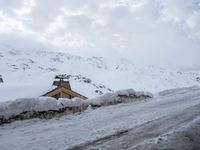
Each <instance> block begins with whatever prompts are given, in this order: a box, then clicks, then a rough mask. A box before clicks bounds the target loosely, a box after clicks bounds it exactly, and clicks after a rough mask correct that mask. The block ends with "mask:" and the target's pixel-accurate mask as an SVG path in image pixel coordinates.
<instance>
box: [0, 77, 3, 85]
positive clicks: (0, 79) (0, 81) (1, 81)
mask: <svg viewBox="0 0 200 150" xmlns="http://www.w3.org/2000/svg"><path fill="white" fill-rule="evenodd" d="M0 83H3V77H2V75H0Z"/></svg>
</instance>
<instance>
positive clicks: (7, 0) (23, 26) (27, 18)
mask: <svg viewBox="0 0 200 150" xmlns="http://www.w3.org/2000/svg"><path fill="white" fill-rule="evenodd" d="M0 42H1V44H8V43H9V44H10V45H13V46H14V47H16V48H18V49H19V48H22V49H27V50H29V49H40V48H41V49H42V48H44V49H49V50H56V51H63V52H67V53H71V54H78V55H83V56H88V55H97V56H109V57H119V56H120V57H125V58H129V59H131V60H132V61H135V62H137V63H149V64H155V63H158V64H161V65H162V64H163V65H169V66H187V65H188V66H189V65H194V64H197V65H200V59H199V57H200V0H123V1H122V0H121V1H120V0H0Z"/></svg>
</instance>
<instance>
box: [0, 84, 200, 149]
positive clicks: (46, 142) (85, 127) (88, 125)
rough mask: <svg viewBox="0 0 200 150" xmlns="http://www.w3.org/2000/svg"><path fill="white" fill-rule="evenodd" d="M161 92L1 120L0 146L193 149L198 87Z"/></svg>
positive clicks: (195, 146)
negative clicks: (61, 112)
mask: <svg viewBox="0 0 200 150" xmlns="http://www.w3.org/2000/svg"><path fill="white" fill-rule="evenodd" d="M120 93H126V92H125V91H124V92H120ZM161 93H164V94H162V95H159V94H158V95H157V96H156V97H154V98H152V99H150V100H148V101H136V102H130V103H122V104H118V105H111V106H106V107H100V108H97V109H90V108H88V109H87V110H86V111H84V112H81V113H77V114H71V115H64V116H62V117H55V118H53V119H47V120H44V119H30V120H24V121H15V122H12V123H10V124H4V125H1V126H0V141H1V142H0V147H1V150H13V149H15V150H22V149H26V150H34V149H40V150H47V149H48V150H49V149H51V150H58V149H59V150H63V149H65V150H67V149H77V150H78V149H81V150H82V149H105V150H106V149H109V150H112V149H113V150H122V149H136V150H140V149H141V150H143V149H158V150H159V149H174V150H175V149H183V150H193V149H199V148H200V143H199V139H200V138H199V137H200V136H199V130H200V126H199V122H200V118H199V114H200V87H197V86H195V87H190V88H181V89H174V90H168V91H163V92H161ZM126 94H127V93H126ZM67 105H68V104H67ZM30 145H31V146H30Z"/></svg>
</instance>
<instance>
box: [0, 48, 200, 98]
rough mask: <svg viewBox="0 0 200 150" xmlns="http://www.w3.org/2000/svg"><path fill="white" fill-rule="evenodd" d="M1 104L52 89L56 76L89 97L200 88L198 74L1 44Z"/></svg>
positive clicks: (34, 95)
mask: <svg viewBox="0 0 200 150" xmlns="http://www.w3.org/2000/svg"><path fill="white" fill-rule="evenodd" d="M0 69H1V71H0V74H1V75H3V79H4V83H3V84H0V93H1V94H0V101H6V100H13V99H16V98H22V97H38V96H40V95H42V94H44V93H45V92H47V91H48V90H50V89H52V87H51V84H52V82H53V80H54V76H55V75H57V74H67V75H71V78H70V82H71V86H72V89H73V90H75V91H77V92H79V93H81V94H83V95H85V96H87V97H89V98H91V97H96V96H98V95H100V94H103V93H107V92H112V91H115V90H119V89H127V88H133V89H136V90H143V91H150V92H153V93H154V92H158V91H160V90H164V89H170V88H178V87H185V86H192V85H200V82H199V81H197V77H200V73H199V72H192V71H190V72H186V71H179V70H171V69H165V68H160V67H156V66H152V65H149V66H144V65H137V64H134V63H133V62H131V61H129V60H127V59H122V58H121V59H115V58H112V59H111V58H110V59H108V58H102V57H88V58H85V57H80V56H73V55H70V54H66V53H58V52H51V51H47V50H46V51H45V50H35V51H31V50H27V51H25V50H20V49H16V48H13V47H12V46H9V45H0Z"/></svg>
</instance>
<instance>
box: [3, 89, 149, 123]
mask: <svg viewBox="0 0 200 150" xmlns="http://www.w3.org/2000/svg"><path fill="white" fill-rule="evenodd" d="M152 97H153V95H152V94H151V93H148V92H135V91H134V90H133V89H127V90H121V91H117V92H114V93H107V94H105V95H103V96H100V97H97V98H93V99H88V100H81V99H78V98H74V99H72V100H70V99H59V100H56V99H54V98H49V97H40V98H27V99H26V98H24V99H17V100H15V101H8V102H4V103H0V125H1V124H3V123H10V122H12V121H15V120H24V119H31V118H52V117H54V116H59V115H63V114H69V113H75V112H82V111H84V110H86V109H87V107H88V106H91V107H92V108H95V107H101V106H108V105H114V104H118V103H124V102H131V101H136V100H144V99H148V98H152Z"/></svg>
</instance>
